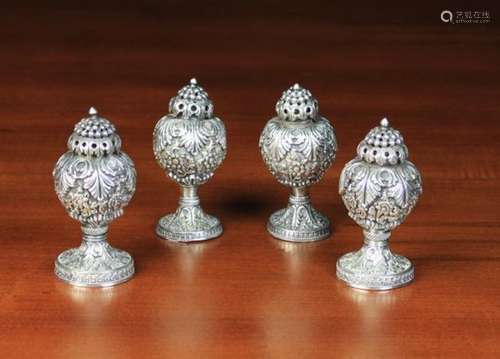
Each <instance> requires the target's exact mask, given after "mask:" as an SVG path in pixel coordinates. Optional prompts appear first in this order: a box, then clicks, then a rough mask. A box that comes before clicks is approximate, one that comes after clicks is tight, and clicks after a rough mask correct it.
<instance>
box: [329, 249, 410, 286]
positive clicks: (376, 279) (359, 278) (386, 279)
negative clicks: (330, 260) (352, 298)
mask: <svg viewBox="0 0 500 359" xmlns="http://www.w3.org/2000/svg"><path fill="white" fill-rule="evenodd" d="M353 253H354V252H353ZM349 254H350V253H348V254H347V255H349ZM341 259H342V257H341V258H339V259H338V260H337V278H338V279H340V280H342V281H344V282H345V283H346V284H347V285H348V286H350V287H353V288H358V289H365V290H390V289H395V288H399V287H403V286H406V285H408V284H410V283H411V282H412V281H413V279H414V278H415V269H414V267H413V264H412V265H411V266H410V267H409V268H408V269H406V270H404V271H402V272H401V273H395V274H392V275H362V274H358V273H353V272H351V271H348V270H346V269H344V268H342V265H341Z"/></svg>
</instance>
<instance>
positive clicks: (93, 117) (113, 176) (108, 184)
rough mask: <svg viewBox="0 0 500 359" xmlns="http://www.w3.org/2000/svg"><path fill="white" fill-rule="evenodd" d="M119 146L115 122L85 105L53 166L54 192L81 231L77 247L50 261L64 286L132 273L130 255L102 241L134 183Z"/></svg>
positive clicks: (101, 283) (104, 283)
mask: <svg viewBox="0 0 500 359" xmlns="http://www.w3.org/2000/svg"><path fill="white" fill-rule="evenodd" d="M121 144H122V142H121V139H120V137H119V136H118V133H117V132H116V129H115V126H114V125H113V124H112V123H111V122H109V121H108V120H106V119H105V118H102V117H100V116H99V114H98V113H97V111H96V110H95V109H94V108H91V109H90V110H89V115H88V117H85V118H83V119H82V120H81V121H80V122H78V123H77V124H76V126H75V129H74V132H73V134H72V135H71V136H70V137H69V139H68V149H69V151H68V152H66V153H65V154H63V155H62V156H61V158H59V160H58V161H57V163H56V166H55V168H54V171H53V176H54V182H55V191H56V193H57V196H58V198H59V200H60V201H61V203H62V204H63V206H64V207H65V208H66V210H67V212H68V214H69V215H70V216H71V217H72V218H73V219H76V220H77V221H79V222H80V223H81V225H82V232H83V240H82V243H81V245H80V247H78V248H72V249H68V250H66V251H64V252H62V253H61V254H60V255H59V256H58V257H57V259H56V262H55V274H56V275H57V276H58V277H59V278H60V279H62V280H64V281H66V282H68V283H70V284H73V285H76V286H84V287H108V286H112V285H116V284H119V283H122V282H125V281H126V280H128V279H130V278H131V277H132V276H133V275H134V260H133V259H132V257H131V256H130V254H128V253H127V252H125V251H122V250H119V249H116V248H113V247H111V246H110V245H109V243H108V242H107V239H106V235H107V232H108V224H109V223H110V222H111V221H113V220H114V219H115V218H117V217H119V216H121V215H122V214H123V208H124V207H125V206H126V205H127V204H128V203H129V201H130V199H131V198H132V196H133V195H134V192H135V186H136V172H135V168H134V164H133V162H132V160H131V159H130V158H129V157H128V156H127V155H126V154H125V153H124V152H122V151H121Z"/></svg>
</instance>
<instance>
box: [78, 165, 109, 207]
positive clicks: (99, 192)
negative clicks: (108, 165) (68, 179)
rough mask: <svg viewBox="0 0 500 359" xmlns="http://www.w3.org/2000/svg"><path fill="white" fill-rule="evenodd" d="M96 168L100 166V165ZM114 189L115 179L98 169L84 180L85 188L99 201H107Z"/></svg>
mask: <svg viewBox="0 0 500 359" xmlns="http://www.w3.org/2000/svg"><path fill="white" fill-rule="evenodd" d="M96 166H100V164H99V163H98V164H96ZM113 187H114V182H113V178H112V177H111V176H110V175H109V174H108V173H106V172H105V171H99V169H97V168H94V169H93V171H92V173H91V175H90V176H89V177H87V178H85V179H84V180H83V188H85V189H87V190H88V191H89V192H90V194H92V196H93V197H94V198H95V199H97V200H99V201H100V200H103V199H105V198H106V197H107V196H108V195H109V193H110V192H111V189H112V188H113Z"/></svg>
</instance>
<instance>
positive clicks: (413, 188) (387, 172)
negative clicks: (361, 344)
mask: <svg viewBox="0 0 500 359" xmlns="http://www.w3.org/2000/svg"><path fill="white" fill-rule="evenodd" d="M357 152H358V156H357V157H356V158H355V159H353V160H352V161H350V162H349V163H347V164H346V166H345V167H344V169H343V170H342V173H341V175H340V182H339V193H340V195H341V196H342V200H343V202H344V204H345V206H346V208H347V211H348V214H349V216H350V217H351V218H352V219H353V220H354V221H355V222H356V223H357V224H358V225H359V226H361V227H362V228H363V230H364V231H363V232H364V235H365V242H364V246H363V247H362V248H361V249H360V250H359V251H357V252H353V253H348V254H346V255H344V256H342V257H341V258H340V259H339V260H338V262H337V276H338V277H339V278H340V279H342V280H344V281H345V282H347V284H349V285H351V286H353V287H356V288H362V289H374V290H385V289H392V288H396V287H400V286H403V285H406V284H408V283H409V282H411V281H412V280H413V278H414V268H413V265H412V264H411V262H410V261H409V260H408V259H407V258H405V257H403V256H400V255H398V254H393V253H392V252H391V250H390V248H389V245H388V239H389V236H390V232H391V231H392V230H393V229H394V228H396V227H397V226H399V225H400V224H401V223H402V222H403V221H404V219H405V218H406V216H408V214H409V213H410V212H411V210H412V209H413V207H414V206H415V204H416V203H417V200H418V198H419V196H420V195H421V193H422V179H421V177H420V173H419V172H418V170H417V168H416V167H415V165H414V164H413V163H411V162H410V161H408V160H407V158H408V149H407V148H406V145H405V144H404V141H403V137H402V136H401V134H400V133H399V131H397V130H395V129H393V128H392V127H389V123H388V121H387V120H386V119H384V120H382V121H381V125H380V126H379V127H376V128H374V129H372V130H371V131H370V132H369V133H368V135H367V136H366V137H365V139H364V140H363V141H362V142H361V143H360V144H359V146H358V149H357Z"/></svg>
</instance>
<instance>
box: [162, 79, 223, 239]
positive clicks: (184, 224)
mask: <svg viewBox="0 0 500 359" xmlns="http://www.w3.org/2000/svg"><path fill="white" fill-rule="evenodd" d="M213 110H214V106H213V104H212V101H211V100H210V99H209V98H208V94H207V93H206V92H205V90H203V88H201V87H200V86H199V85H198V83H197V82H196V79H191V81H190V83H189V84H188V85H187V86H184V87H183V88H182V89H181V90H179V92H178V93H177V95H176V96H175V97H173V98H172V99H171V100H170V104H169V114H167V115H166V116H164V117H162V118H161V119H160V120H159V121H158V123H157V124H156V127H155V129H154V133H153V151H154V154H155V158H156V161H157V162H158V164H159V165H160V166H161V167H162V168H163V169H164V170H165V172H166V174H167V175H168V176H169V177H170V178H171V179H173V180H174V181H175V182H177V183H178V184H179V185H180V186H181V191H182V192H181V198H180V201H179V207H178V208H177V211H176V212H175V213H172V214H168V215H166V216H164V217H162V218H161V219H160V220H159V222H158V225H157V227H156V233H157V234H158V235H159V236H160V237H162V238H165V239H169V240H172V241H180V242H192V241H203V240H207V239H211V238H215V237H217V236H219V235H220V234H221V233H222V226H221V224H220V221H219V220H218V219H217V218H215V217H213V216H210V215H208V214H206V213H205V212H204V211H203V209H202V208H201V206H200V200H199V197H198V195H197V187H198V186H199V185H201V184H203V183H205V182H207V181H208V180H209V179H210V178H211V177H212V176H213V174H214V171H215V169H216V168H217V167H219V165H220V164H221V163H222V161H223V160H224V158H225V157H226V151H227V146H226V129H225V127H224V124H223V122H222V121H221V120H220V119H219V118H217V117H214V115H213Z"/></svg>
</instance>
